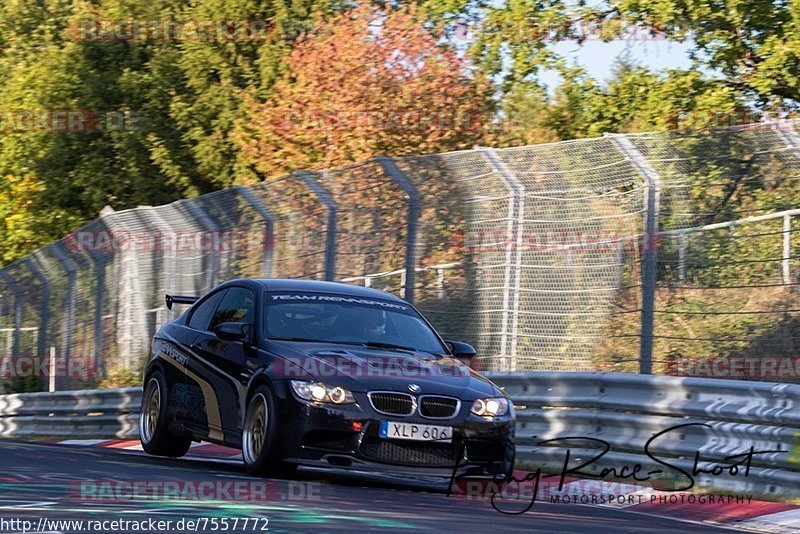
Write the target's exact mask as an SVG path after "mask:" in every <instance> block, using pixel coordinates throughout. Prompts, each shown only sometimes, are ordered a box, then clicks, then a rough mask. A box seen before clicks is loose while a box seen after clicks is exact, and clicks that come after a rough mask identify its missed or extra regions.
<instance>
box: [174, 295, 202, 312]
mask: <svg viewBox="0 0 800 534" xmlns="http://www.w3.org/2000/svg"><path fill="white" fill-rule="evenodd" d="M166 297H167V309H168V310H171V309H172V305H173V304H194V303H195V302H197V301H198V300H200V297H186V296H181V295H167V296H166Z"/></svg>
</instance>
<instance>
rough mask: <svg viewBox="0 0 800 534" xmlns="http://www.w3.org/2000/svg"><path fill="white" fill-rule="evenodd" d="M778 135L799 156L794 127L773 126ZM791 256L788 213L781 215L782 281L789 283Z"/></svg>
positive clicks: (790, 221)
mask: <svg viewBox="0 0 800 534" xmlns="http://www.w3.org/2000/svg"><path fill="white" fill-rule="evenodd" d="M774 128H775V130H776V131H777V132H778V135H779V136H780V137H781V139H783V140H784V141H786V144H787V145H788V146H790V147H792V148H793V149H794V150H795V152H797V153H798V155H799V156H800V136H798V135H797V131H795V129H794V127H792V126H791V125H789V126H786V127H783V125H782V124H781V123H778V124H776V125H775V126H774ZM791 257H792V218H791V216H790V215H785V216H784V217H783V261H782V262H781V264H782V267H783V283H784V284H790V283H791V282H792V271H791V265H790V263H789V258H791Z"/></svg>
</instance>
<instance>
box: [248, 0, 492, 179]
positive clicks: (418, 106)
mask: <svg viewBox="0 0 800 534" xmlns="http://www.w3.org/2000/svg"><path fill="white" fill-rule="evenodd" d="M286 62H287V65H288V72H287V74H286V75H285V76H284V77H283V78H281V80H279V81H278V82H277V83H276V85H275V87H274V89H273V92H272V95H271V97H270V98H269V99H267V100H266V101H264V102H259V101H257V100H256V98H255V97H252V96H251V98H250V104H249V113H248V121H247V122H243V123H242V124H241V132H240V136H239V139H240V140H241V143H242V146H243V147H244V150H245V152H246V153H247V154H248V155H249V156H250V157H251V158H253V161H254V162H255V164H256V166H257V167H258V169H259V170H260V171H261V172H263V173H265V174H267V175H276V174H279V173H283V172H287V171H291V170H296V169H318V168H322V167H330V166H338V165H342V164H345V163H350V162H356V161H360V160H364V159H367V158H369V157H371V156H374V155H378V154H387V155H393V156H399V155H404V154H419V153H429V152H438V151H444V150H454V149H459V148H469V147H471V146H472V145H473V144H475V143H476V142H478V141H480V140H481V139H482V138H483V136H484V127H485V126H486V125H487V124H488V122H489V121H490V120H491V113H492V109H491V102H490V99H489V85H488V83H486V82H485V81H484V79H483V77H482V76H480V75H479V74H474V73H469V72H467V70H466V69H467V67H468V64H467V63H466V62H465V61H464V60H462V59H461V58H460V57H459V56H458V54H457V53H456V52H455V51H454V50H453V49H452V48H451V47H449V46H447V45H446V44H441V43H439V42H437V37H436V36H435V35H433V34H432V33H430V32H429V31H428V30H427V29H426V28H425V27H424V26H423V20H422V19H421V17H420V15H419V13H418V11H417V10H416V8H415V7H413V6H411V7H408V8H403V9H396V10H388V11H381V10H377V9H375V8H373V7H371V6H361V7H358V8H356V9H354V10H353V11H350V12H347V13H344V14H341V15H336V16H334V17H333V18H332V19H331V20H330V21H320V22H319V23H318V24H317V25H316V26H315V27H314V29H313V30H312V31H311V32H310V33H309V34H308V35H306V36H305V37H303V38H302V39H301V40H300V41H299V42H298V43H297V45H296V46H295V48H294V49H293V50H292V52H291V53H290V55H289V56H288V58H287V61H286Z"/></svg>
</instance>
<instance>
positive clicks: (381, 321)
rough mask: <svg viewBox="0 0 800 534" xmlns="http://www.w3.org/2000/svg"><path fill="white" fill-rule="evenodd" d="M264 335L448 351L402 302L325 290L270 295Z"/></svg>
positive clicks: (412, 310)
mask: <svg viewBox="0 0 800 534" xmlns="http://www.w3.org/2000/svg"><path fill="white" fill-rule="evenodd" d="M266 306H267V308H266V311H267V313H266V322H265V325H264V328H265V334H266V337H268V338H270V339H273V340H288V341H319V342H324V343H340V344H352V345H362V346H366V347H375V348H385V349H396V350H418V351H423V352H429V353H432V354H444V353H446V349H445V348H444V346H442V343H441V341H440V340H439V337H438V336H437V335H436V334H435V333H434V332H433V330H432V329H431V328H430V327H429V326H428V325H427V323H425V321H424V320H423V319H422V318H421V317H420V316H419V314H418V313H417V312H416V311H415V310H414V308H412V307H411V306H409V305H408V304H403V303H401V302H392V301H389V300H379V299H372V298H362V297H352V296H347V295H333V294H326V293H307V292H302V293H301V292H280V293H270V294H269V296H268V297H267V305H266Z"/></svg>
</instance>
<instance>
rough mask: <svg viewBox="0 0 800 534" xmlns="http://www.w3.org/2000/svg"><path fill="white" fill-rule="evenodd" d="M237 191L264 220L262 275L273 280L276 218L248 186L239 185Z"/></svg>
mask: <svg viewBox="0 0 800 534" xmlns="http://www.w3.org/2000/svg"><path fill="white" fill-rule="evenodd" d="M236 191H237V192H238V193H239V195H240V196H241V197H242V198H243V199H245V201H246V202H247V203H248V204H250V206H251V207H252V208H253V209H254V210H256V213H258V214H259V215H260V216H261V218H262V219H264V231H265V232H266V235H265V236H264V265H263V267H262V273H263V275H264V278H272V254H273V252H274V250H273V249H274V243H275V239H274V236H275V217H274V216H273V215H272V213H271V212H270V211H269V209H267V207H266V206H265V205H264V203H263V202H261V200H260V199H259V198H258V197H257V196H255V195H254V194H253V191H252V190H251V189H250V188H249V187H246V186H243V185H238V186H236Z"/></svg>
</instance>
